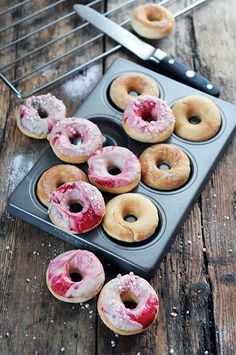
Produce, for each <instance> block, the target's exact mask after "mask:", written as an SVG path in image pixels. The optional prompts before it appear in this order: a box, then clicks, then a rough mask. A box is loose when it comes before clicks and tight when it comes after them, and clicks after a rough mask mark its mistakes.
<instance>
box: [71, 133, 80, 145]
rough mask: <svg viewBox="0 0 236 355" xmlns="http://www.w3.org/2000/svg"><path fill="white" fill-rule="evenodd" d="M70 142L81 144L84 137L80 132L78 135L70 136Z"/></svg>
mask: <svg viewBox="0 0 236 355" xmlns="http://www.w3.org/2000/svg"><path fill="white" fill-rule="evenodd" d="M70 142H71V144H73V145H80V144H82V143H83V139H82V137H81V136H80V135H79V134H78V135H75V136H74V137H72V138H70Z"/></svg>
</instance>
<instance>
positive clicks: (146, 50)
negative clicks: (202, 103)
mask: <svg viewBox="0 0 236 355" xmlns="http://www.w3.org/2000/svg"><path fill="white" fill-rule="evenodd" d="M74 10H75V11H76V12H77V13H78V14H79V15H80V16H81V17H82V18H84V19H85V20H87V21H88V22H89V23H91V24H92V25H93V26H95V27H97V28H98V29H99V30H100V31H102V32H104V33H105V34H106V35H108V36H109V37H111V38H112V39H114V40H115V41H116V42H118V43H120V44H121V45H123V46H124V47H125V48H127V49H128V50H130V51H131V52H132V53H134V54H135V55H137V56H138V57H139V58H141V59H142V60H144V61H151V62H153V63H155V64H157V66H158V67H159V68H161V69H164V70H165V71H167V72H169V73H170V75H172V76H174V77H175V78H176V79H177V80H179V81H181V82H184V83H185V84H187V85H190V86H192V87H194V88H196V89H198V90H201V91H204V92H206V93H207V94H209V95H213V96H216V97H218V96H219V95H220V90H219V88H218V87H217V86H216V85H215V84H213V83H212V82H210V81H209V80H207V79H206V78H204V77H203V76H201V75H200V74H198V73H196V72H195V71H194V70H192V69H190V68H188V67H187V66H185V65H184V64H182V63H180V62H178V61H177V60H176V59H175V58H173V57H171V56H170V55H168V54H167V53H165V52H164V51H163V50H161V49H159V48H155V47H153V46H151V45H150V44H148V43H146V42H144V41H142V40H140V39H139V38H138V37H136V36H135V35H134V34H133V33H131V32H129V31H128V30H126V29H125V28H123V27H121V26H119V25H118V24H116V23H115V22H113V21H111V20H109V19H108V18H107V17H105V16H104V15H102V14H100V13H99V12H97V11H95V10H94V9H92V8H91V7H88V6H86V5H80V4H75V5H74Z"/></svg>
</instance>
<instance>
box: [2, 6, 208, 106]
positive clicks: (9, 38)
mask: <svg viewBox="0 0 236 355" xmlns="http://www.w3.org/2000/svg"><path fill="white" fill-rule="evenodd" d="M206 1H207V0H198V1H194V2H191V3H190V4H189V5H188V6H185V7H183V8H182V9H179V10H178V12H176V13H175V14H174V17H175V18H176V19H177V18H179V17H181V16H182V15H185V14H187V13H189V12H190V11H192V10H193V9H195V8H196V7H198V6H200V5H202V4H203V3H205V2H206ZM77 2H78V1H70V0H58V1H54V2H53V3H52V2H51V1H49V0H23V1H21V2H19V1H16V2H15V4H13V5H11V6H10V7H4V3H5V4H6V3H7V1H4V0H1V4H0V24H1V27H0V78H1V79H2V80H3V81H4V82H5V83H6V85H7V86H8V87H9V88H10V89H11V90H12V92H13V93H14V94H15V95H16V96H17V97H18V98H19V99H24V98H26V97H29V96H32V95H34V94H36V93H38V92H39V91H41V90H43V89H46V88H48V87H49V86H51V85H53V84H56V83H58V82H59V81H63V80H65V79H66V78H68V77H69V76H72V75H73V74H75V73H78V72H81V71H83V70H84V69H85V68H87V67H89V66H91V65H92V64H94V63H96V62H98V61H101V60H102V59H103V58H105V57H107V56H108V55H110V54H112V53H114V52H116V51H118V50H119V49H120V48H121V46H120V45H117V44H116V43H114V45H113V46H112V47H111V48H109V49H108V50H106V49H105V42H104V39H105V36H104V35H103V34H102V33H101V32H99V31H98V30H97V29H95V28H94V27H93V26H91V25H90V24H89V23H87V22H85V21H84V20H83V19H81V18H80V17H79V16H78V15H77V14H76V13H75V11H73V5H74V4H75V3H77ZM174 2H178V0H174ZM12 3H13V1H11V4H12ZM80 3H84V4H86V5H87V6H91V7H93V8H94V9H96V10H98V11H100V12H102V13H103V14H104V15H105V16H108V17H109V18H111V19H112V20H115V21H116V19H114V17H115V16H116V15H117V14H119V18H120V14H123V18H122V21H118V22H117V23H119V24H120V25H121V26H124V27H125V28H127V29H129V30H130V14H131V11H132V9H133V7H134V6H137V5H138V4H142V3H144V1H138V0H129V1H121V2H120V1H118V2H116V3H118V5H116V6H115V5H114V7H112V8H111V9H109V10H106V7H107V5H106V2H105V1H104V0H94V1H92V2H89V3H88V2H86V1H80ZM156 3H158V4H160V5H164V6H166V7H169V6H170V5H171V3H173V0H172V1H171V0H163V1H158V2H156ZM1 7H3V8H1Z"/></svg>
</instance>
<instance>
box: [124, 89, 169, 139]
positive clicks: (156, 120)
mask: <svg viewBox="0 0 236 355" xmlns="http://www.w3.org/2000/svg"><path fill="white" fill-rule="evenodd" d="M122 124H123V128H124V130H125V131H126V133H127V134H128V135H129V136H130V137H131V138H133V139H135V140H137V141H140V142H146V143H158V142H163V141H164V140H166V139H167V138H169V137H170V135H171V134H172V132H173V130H174V125H175V117H174V115H173V112H172V110H171V108H170V107H169V106H168V105H167V103H166V102H165V101H163V100H161V99H158V98H157V97H155V96H143V95H141V96H139V97H138V98H137V99H136V100H134V101H132V102H130V103H129V104H128V106H127V108H126V109H125V111H124V113H123V117H122Z"/></svg>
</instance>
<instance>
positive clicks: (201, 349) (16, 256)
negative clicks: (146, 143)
mask: <svg viewBox="0 0 236 355" xmlns="http://www.w3.org/2000/svg"><path fill="white" fill-rule="evenodd" d="M123 2H124V0H119V1H109V2H108V4H107V6H108V8H112V7H113V6H117V5H118V3H123ZM5 3H7V2H6V1H5V0H4V1H2V2H1V6H3V7H4V5H5ZM42 3H45V1H44V2H41V4H42ZM184 3H188V1H182V0H181V1H178V2H172V3H171V6H170V9H171V10H172V11H173V12H175V11H176V10H177V9H178V8H179V7H181V6H182V5H184ZM35 6H41V5H39V4H38V5H37V4H36V5H35ZM229 9H230V11H229ZM27 11H29V10H27ZM235 11H236V8H235V6H234V2H233V0H229V1H228V2H227V3H226V2H222V1H220V0H215V1H208V3H207V4H206V5H204V7H202V9H199V10H197V11H195V12H194V14H193V15H190V16H188V17H185V18H182V19H181V20H179V21H178V22H177V26H176V30H175V32H174V34H173V35H172V36H170V37H169V38H168V39H164V40H162V41H159V42H158V43H154V44H155V45H156V46H157V45H159V46H160V47H161V48H163V49H164V50H166V51H167V52H168V53H170V54H172V55H176V56H177V57H178V58H179V59H181V60H182V61H183V62H185V63H186V64H188V65H190V66H193V67H194V68H195V69H197V70H198V71H199V72H201V73H202V74H203V75H206V76H208V77H209V78H211V79H212V80H214V81H215V82H217V83H218V84H219V85H220V86H221V88H222V98H224V99H226V100H229V101H231V102H234V103H236V96H235V79H234V72H235V64H234V61H233V60H232V59H231V58H233V56H234V33H235V18H236V13H235ZM209 14H214V16H210V15H209ZM52 15H53V16H54V17H56V15H57V14H52ZM123 15H124V14H123V13H122V12H119V13H118V14H117V15H116V16H115V17H114V18H115V19H118V20H119V19H121V18H123V17H122V16H123ZM128 15H129V14H128V10H125V16H126V17H127V16H128ZM217 19H221V20H222V23H223V25H222V26H223V28H224V30H223V31H222V30H221V26H219V22H218V21H217ZM67 26H69V23H65V25H64V26H63V27H64V28H68V27H67ZM18 30H19V31H20V29H18ZM29 30H30V28H29ZM22 31H24V29H22ZM60 31H62V28H61V29H58V28H57V29H55V30H54V31H53V33H50V31H46V32H45V33H44V35H42V37H41V38H39V40H42V41H43V39H44V37H47V36H48V35H49V34H50V35H51V36H56V35H57V34H59V33H61V32H60ZM91 31H92V30H91ZM10 35H12V36H13V35H14V33H10ZM85 35H86V36H87V33H86V34H85ZM215 38H217V41H216V40H215ZM79 40H81V41H82V40H83V38H81V39H79ZM74 43H77V42H76V40H75V42H73V43H72V44H74ZM212 43H214V45H212ZM31 45H34V42H33V44H31V43H30V41H29V43H28V46H31ZM68 45H69V43H66V41H64V42H63V43H62V44H61V46H58V47H57V50H58V53H62V52H63V51H64V50H65V48H68ZM111 45H113V43H112V42H111V41H107V42H106V48H110V46H111ZM98 47H100V48H95V47H92V48H91V47H90V48H87V49H86V52H84V53H83V56H82V57H81V60H85V59H86V58H89V56H91V55H94V54H95V53H98V51H99V50H100V51H101V50H102V46H101V45H99V46H98ZM219 50H220V56H219V55H218V52H219ZM21 51H22V48H21V47H20V46H17V48H14V50H12V51H9V52H8V56H6V57H5V59H4V60H6V61H7V60H9V59H12V58H14V56H15V55H19V53H21ZM42 54H43V53H42ZM46 55H47V56H48V58H49V57H50V56H52V55H53V54H52V53H48V52H47V53H46ZM119 56H122V57H127V58H129V59H131V60H133V61H137V62H138V60H137V59H136V58H135V57H134V56H132V55H131V54H129V53H128V52H127V51H119V53H117V54H115V55H114V56H110V57H109V58H108V60H106V61H105V62H104V68H105V69H106V68H107V67H108V66H109V65H110V63H111V62H112V61H113V60H114V59H115V58H116V57H119ZM40 60H41V58H40ZM73 60H76V58H75V57H73V58H71V61H70V60H69V62H68V63H67V62H66V61H65V62H64V63H63V65H62V67H61V68H57V70H59V72H60V70H64V69H65V67H66V66H67V65H69V64H71V63H74V62H73ZM35 64H37V58H35V59H34V60H33V62H32V65H35ZM15 69H16V72H18V73H19V71H21V72H24V70H26V69H27V63H24V65H21V66H20V67H18V68H15ZM102 69H103V68H102V65H101V64H99V65H96V66H94V67H92V68H91V69H89V70H87V71H85V72H84V75H82V76H81V75H80V76H79V77H78V76H76V77H75V79H70V80H68V81H66V82H65V83H63V84H62V85H58V86H55V87H53V89H52V90H53V91H52V92H53V94H55V95H56V96H58V97H60V98H62V99H63V100H64V101H65V103H66V104H67V106H68V114H69V115H72V113H73V111H74V110H75V109H76V108H77V106H78V104H79V103H80V102H81V101H82V100H84V99H85V98H86V96H87V95H88V93H89V91H90V90H91V88H92V87H93V86H94V84H95V83H96V81H97V80H98V79H99V78H100V77H101V75H102ZM42 73H43V74H44V72H43V71H42ZM52 74H53V73H52V72H50V71H48V72H46V71H45V75H46V79H50V78H51V75H52ZM12 75H15V73H14V72H13V73H12ZM43 80H45V77H44V78H43V77H42V78H40V77H34V79H33V83H34V85H37V84H38V83H41V82H42V81H43ZM68 83H69V84H68ZM30 85H31V83H29V82H28V83H27V82H25V83H23V89H24V90H28V89H29V88H30ZM18 105H19V102H18V101H17V100H16V99H15V98H13V96H12V95H10V94H9V91H8V90H7V89H6V87H5V86H4V85H3V84H2V83H0V107H1V134H0V139H1V140H0V149H1V150H0V160H1V170H0V184H1V185H0V195H1V198H0V201H1V203H0V211H1V220H0V244H1V253H0V268H1V270H2V273H1V278H0V353H1V354H4V355H5V354H6V355H8V354H17V355H18V354H61V353H67V354H74V353H75V354H82V355H83V354H91V355H92V354H95V353H96V354H108V355H109V354H113V353H116V354H137V353H141V354H142V355H143V354H145V355H149V354H158V355H159V354H160V355H163V354H169V353H173V351H174V354H180V355H182V354H207V352H208V354H217V355H218V354H222V355H231V354H234V353H236V344H235V339H236V336H235V335H236V334H235V320H236V314H235V312H236V307H235V284H236V283H235V265H236V260H235V259H236V256H235V220H234V218H235V209H234V207H235V204H236V203H235V200H236V197H235V196H236V193H235V191H236V186H235V178H234V177H235V173H236V171H235V169H236V168H235V139H234V142H233V143H232V144H231V145H230V147H229V149H228V150H227V152H226V153H225V155H224V156H223V158H222V159H221V161H220V162H219V164H218V166H217V168H216V170H215V172H214V174H213V175H212V178H211V179H210V181H209V183H208V184H207V186H206V187H205V189H204V191H203V193H202V195H201V197H200V198H199V200H198V203H196V204H195V206H194V207H193V208H192V211H191V213H190V215H189V217H188V219H187V220H186V222H185V223H184V225H183V227H182V229H181V231H180V232H179V233H178V235H177V236H176V239H175V241H174V243H173V244H172V245H171V247H170V249H169V252H168V253H167V255H166V257H165V258H164V260H163V262H162V263H161V265H160V267H159V268H158V269H157V271H156V273H155V275H154V277H153V278H152V279H151V283H152V285H153V287H154V288H155V289H156V290H158V293H159V298H160V313H159V317H158V320H157V322H156V324H155V325H154V326H153V327H151V328H150V329H149V330H148V331H147V332H145V333H143V334H141V335H137V336H133V337H122V336H119V337H116V336H115V335H114V334H113V333H112V332H111V331H109V330H108V329H107V328H106V327H105V326H104V325H103V324H102V323H101V321H100V320H99V319H98V316H97V314H96V299H94V300H93V301H91V302H88V304H89V307H88V308H87V307H84V306H80V305H75V306H73V305H69V304H65V303H62V302H59V301H57V300H56V299H54V298H53V296H51V294H50V293H49V291H48V290H47V288H46V285H45V272H46V268H47V265H48V262H49V261H50V260H51V259H52V258H54V257H55V256H56V255H58V254H59V253H61V252H63V251H66V250H69V249H71V246H70V245H68V244H67V243H64V242H62V241H59V240H57V239H56V238H54V237H52V236H49V235H48V234H47V233H44V232H42V231H39V230H38V229H36V228H34V227H32V226H29V225H28V224H26V223H24V222H21V221H20V220H17V219H15V218H13V217H11V216H9V215H8V214H6V213H4V209H5V204H6V199H7V197H8V196H9V194H10V192H12V191H13V189H14V187H15V186H16V185H17V184H18V183H19V182H20V181H21V180H22V178H23V177H24V176H25V174H26V173H27V172H28V171H29V169H30V168H31V166H32V165H33V164H34V162H35V161H36V160H37V158H38V157H39V155H40V154H41V152H42V151H43V150H44V149H45V148H46V146H47V143H46V142H45V141H44V142H38V141H35V140H32V139H30V138H27V137H25V136H23V135H22V134H21V133H20V132H19V131H18V129H17V128H16V125H15V117H16V114H17V109H18ZM105 267H106V280H107V281H108V280H109V279H110V278H112V277H115V276H116V274H117V270H116V269H115V267H113V268H112V271H111V270H110V267H109V265H106V264H105ZM83 307H84V308H83ZM89 311H92V312H91V313H89ZM111 341H115V347H113V346H112V343H111Z"/></svg>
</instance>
